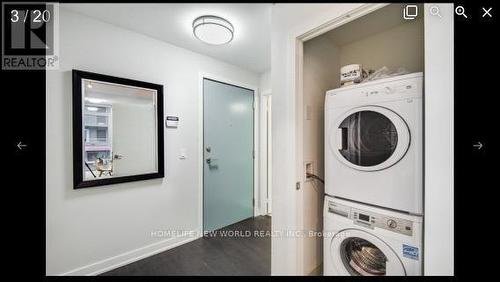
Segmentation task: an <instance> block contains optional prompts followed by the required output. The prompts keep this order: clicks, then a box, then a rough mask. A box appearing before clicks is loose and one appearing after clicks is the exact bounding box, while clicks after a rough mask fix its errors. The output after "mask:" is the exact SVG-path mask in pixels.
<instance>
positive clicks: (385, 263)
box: [330, 229, 406, 276]
mask: <svg viewBox="0 0 500 282" xmlns="http://www.w3.org/2000/svg"><path fill="white" fill-rule="evenodd" d="M330 255H331V258H332V260H331V261H332V263H333V265H332V266H331V267H333V269H335V273H336V274H337V275H352V276H385V275H396V276H403V275H406V271H405V268H404V266H403V263H402V262H401V260H400V259H399V257H398V256H397V254H396V253H395V252H394V250H393V249H392V248H391V247H390V246H389V245H387V244H386V243H385V242H383V241H382V240H381V239H379V238H378V237H376V236H374V235H372V234H370V233H368V232H365V231H362V230H359V229H344V230H342V231H341V232H339V233H337V234H336V235H335V236H334V237H333V238H332V241H331V244H330Z"/></svg>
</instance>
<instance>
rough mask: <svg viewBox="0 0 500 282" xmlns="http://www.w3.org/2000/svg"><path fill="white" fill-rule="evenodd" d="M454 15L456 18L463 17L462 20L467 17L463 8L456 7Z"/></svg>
mask: <svg viewBox="0 0 500 282" xmlns="http://www.w3.org/2000/svg"><path fill="white" fill-rule="evenodd" d="M455 13H456V14H457V15H458V16H463V17H464V18H466V19H467V15H466V14H465V9H464V7H463V6H457V7H456V8H455Z"/></svg>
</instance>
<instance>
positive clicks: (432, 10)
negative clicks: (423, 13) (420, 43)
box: [429, 6, 441, 18]
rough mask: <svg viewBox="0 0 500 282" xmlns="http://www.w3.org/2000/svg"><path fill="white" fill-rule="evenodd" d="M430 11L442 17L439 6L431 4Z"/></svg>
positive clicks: (433, 14)
mask: <svg viewBox="0 0 500 282" xmlns="http://www.w3.org/2000/svg"><path fill="white" fill-rule="evenodd" d="M429 12H430V13H431V15H432V16H438V17H440V18H441V14H440V13H439V7H438V6H431V8H430V9H429Z"/></svg>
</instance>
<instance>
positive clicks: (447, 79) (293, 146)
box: [272, 3, 454, 275]
mask: <svg viewBox="0 0 500 282" xmlns="http://www.w3.org/2000/svg"><path fill="white" fill-rule="evenodd" d="M448 4H449V3H446V4H445V5H448ZM386 5H389V4H362V5H360V6H359V7H357V8H354V9H352V10H350V11H348V12H347V13H343V14H341V15H336V16H332V17H329V16H327V17H325V18H322V20H324V21H322V23H319V22H318V20H317V19H314V18H309V19H305V20H303V21H302V22H300V23H299V24H298V25H297V26H295V27H294V28H292V29H291V30H290V31H289V32H288V33H287V38H286V40H287V42H286V52H287V54H286V61H287V63H288V64H287V67H286V69H287V73H286V76H287V79H286V82H285V84H286V85H285V88H284V89H286V91H290V94H289V98H288V99H290V100H291V101H290V102H289V103H290V105H289V106H287V107H289V111H290V113H289V114H288V116H287V117H288V118H289V119H291V120H293V121H292V123H293V125H294V126H292V128H291V131H292V132H291V135H292V136H293V137H294V138H293V140H292V141H291V142H290V145H289V146H286V147H284V148H283V150H286V151H287V152H288V153H289V154H291V155H293V158H292V159H293V160H294V164H293V166H291V167H286V168H283V169H284V170H286V175H287V179H288V182H287V183H288V184H289V186H290V188H291V187H292V184H293V187H295V185H297V184H298V185H302V184H303V182H304V180H305V179H304V173H303V153H302V127H303V123H302V117H303V109H302V108H303V107H302V105H303V88H302V87H303V80H302V79H303V69H302V66H303V44H304V42H305V41H307V40H309V39H312V38H314V37H316V36H319V35H321V34H323V33H325V32H328V31H330V30H332V29H334V28H337V27H340V26H342V25H344V24H346V23H348V22H350V21H352V20H355V19H357V18H359V17H362V16H365V15H367V14H369V13H372V12H374V11H376V10H378V9H380V8H383V7H385V6H386ZM430 5H431V4H430V3H429V4H424V10H425V11H427V10H428V9H429V7H430ZM451 5H453V4H451ZM441 8H445V9H444V10H445V11H447V12H448V10H449V9H448V7H441ZM453 15H454V14H453V12H452V11H451V12H450V13H446V17H443V19H439V21H440V22H439V24H438V23H435V21H437V20H438V19H433V18H432V17H424V21H425V25H426V27H425V37H426V38H432V39H434V40H435V41H433V42H431V41H430V40H425V49H426V52H425V53H426V54H425V61H426V66H425V71H424V78H425V80H426V83H425V88H424V92H425V93H426V94H427V95H426V97H424V110H425V113H424V114H425V118H424V156H423V158H424V175H425V178H424V187H425V188H424V189H425V193H424V209H425V211H426V214H428V213H429V210H431V209H432V212H433V213H434V214H433V217H434V218H433V219H432V222H429V220H428V219H427V217H426V218H424V221H426V222H427V223H426V225H429V223H432V226H433V227H438V229H436V228H433V229H434V230H438V231H434V232H432V233H431V230H430V228H424V244H426V245H428V242H429V241H432V242H433V247H435V248H436V250H437V251H433V252H432V255H429V251H426V252H425V253H426V255H425V259H424V260H423V263H424V267H423V270H424V275H429V274H436V273H437V275H453V273H454V267H453V265H454V257H453V254H454V249H453V240H454V231H453V221H454V214H453V213H454V205H453V199H454V198H453V194H454V167H453V161H454V157H453V152H454V135H453V133H454V129H453V124H454V111H453V106H452V105H453V101H454V100H453V82H454V79H453ZM431 25H432V28H431V27H430V26H431ZM444 32H446V33H447V34H449V35H450V37H449V38H444V39H443V38H442V33H444ZM436 46H439V48H438V49H439V51H442V50H445V51H446V52H448V56H442V55H441V53H439V52H438V51H434V52H432V49H435V48H431V47H436ZM427 62H433V63H434V64H433V65H432V66H431V65H429V64H427ZM440 80H442V81H444V83H443V82H442V81H440ZM273 84H274V82H273ZM275 91H276V90H275ZM430 93H432V94H439V95H429V94H430ZM287 95H288V94H287ZM287 97H288V96H287ZM450 105H451V106H450ZM443 109H444V110H443ZM438 116H439V117H441V119H440V120H436V119H432V123H431V122H429V120H431V119H430V118H429V117H431V118H432V117H438ZM443 127H444V128H448V130H441V128H443ZM430 133H432V134H430ZM429 148H431V149H429ZM433 154H434V155H433ZM426 159H432V160H433V162H432V163H431V162H426V161H425V160H426ZM438 187H439V188H442V187H446V189H437V188H438ZM274 188H276V187H274ZM429 188H430V189H429ZM287 189H288V188H287ZM292 189H293V188H292ZM275 190H276V189H275ZM301 190H302V189H300V190H298V192H299V193H296V194H294V193H290V194H288V195H283V197H284V198H285V199H284V201H287V202H288V205H287V207H286V209H287V211H290V210H295V211H297V213H296V214H295V216H294V217H292V220H291V224H293V227H297V228H300V227H301V226H303V218H302V211H303V207H302V205H301V199H300V197H301V194H300V193H301ZM439 201H440V202H439ZM443 201H444V206H445V208H446V210H444V208H442V207H441V206H442V204H443ZM440 204H441V206H440ZM274 212H275V213H276V212H278V213H283V212H285V211H284V210H283V209H280V210H278V211H277V209H276V208H275V209H274ZM437 213H441V215H439V216H437ZM443 222H446V223H448V224H449V226H448V225H445V226H444V227H443V224H442V223H443ZM450 236H451V238H450ZM436 238H437V239H436ZM443 240H448V241H450V242H451V243H449V244H444V245H443V244H442V241H443ZM440 244H441V245H442V247H438V246H439V245H440ZM302 245H303V244H302V240H301V239H300V238H299V239H297V240H294V242H293V243H292V244H288V247H289V249H291V252H293V253H294V254H295V255H296V257H295V263H296V264H295V265H293V266H290V267H288V268H287V270H289V273H290V274H295V275H307V273H304V269H303V265H304V263H303V249H302ZM438 252H440V253H439V254H438ZM280 259H282V258H281V257H280ZM272 260H273V261H274V260H275V259H274V258H273V259H272ZM441 261H442V263H438V262H441ZM433 264H437V265H439V266H440V267H442V268H443V270H438V269H437V267H432V268H433V269H432V270H431V271H428V269H429V268H430V267H429V266H432V265H433Z"/></svg>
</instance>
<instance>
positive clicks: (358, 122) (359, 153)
mask: <svg viewBox="0 0 500 282" xmlns="http://www.w3.org/2000/svg"><path fill="white" fill-rule="evenodd" d="M409 146H410V130H409V129H408V125H407V124H406V123H405V121H404V120H403V119H402V118H401V117H400V116H399V115H397V114H396V113H394V112H393V111H391V110H389V109H387V108H384V107H380V106H363V107H358V108H354V109H351V110H349V111H347V112H345V113H344V114H343V115H341V116H340V118H339V119H338V120H337V121H336V122H334V123H333V127H332V128H330V149H331V150H332V151H333V153H334V154H335V155H336V157H337V158H338V159H339V160H340V161H341V162H342V163H344V164H345V165H347V166H349V167H351V168H354V169H357V170H363V171H376V170H382V169H385V168H388V167H390V166H392V165H394V164H396V163H397V162H398V161H399V160H400V159H401V158H403V156H404V155H405V154H406V152H407V151H408V148H409Z"/></svg>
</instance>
